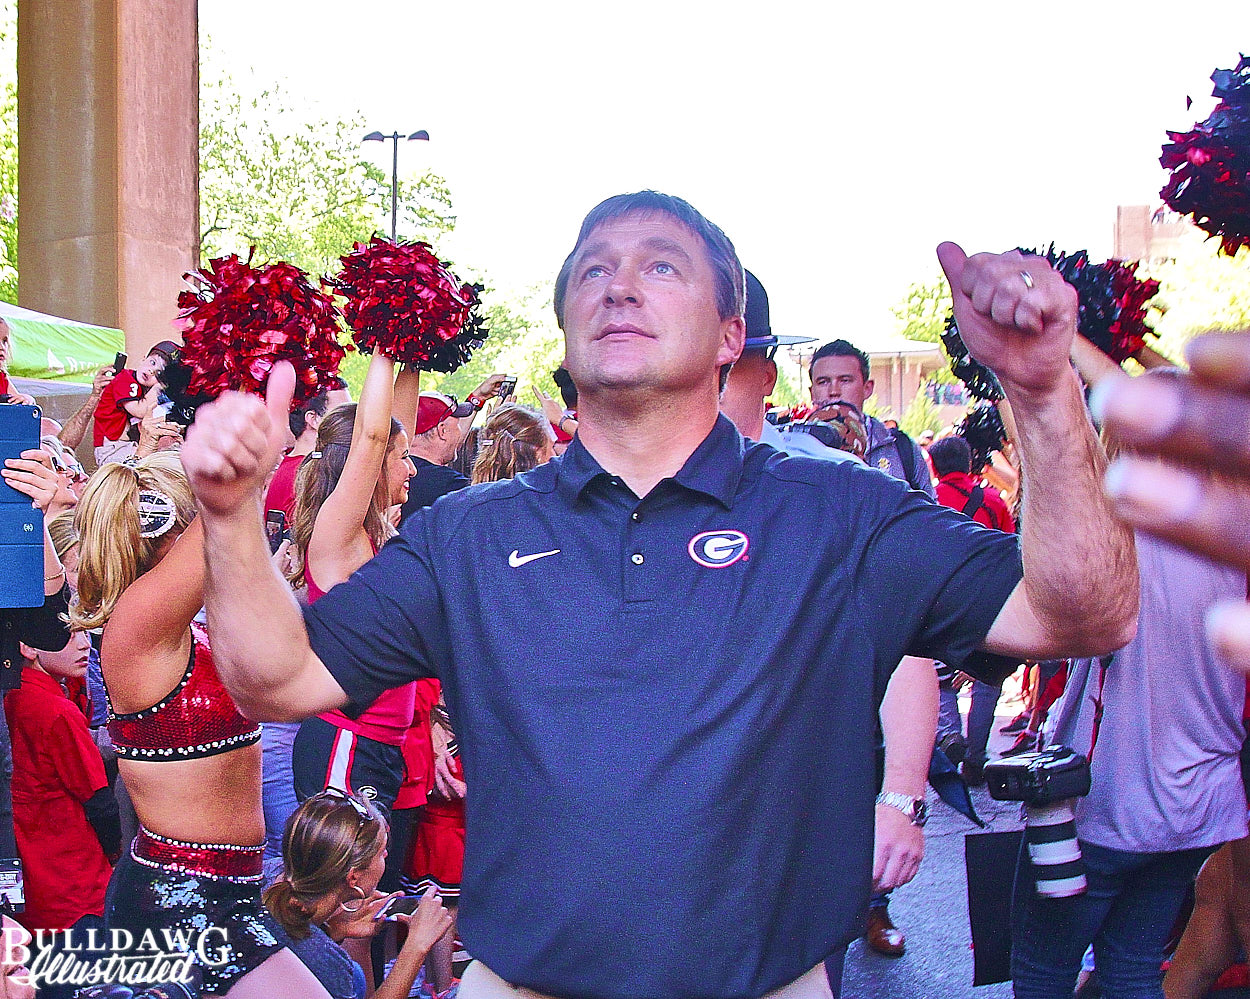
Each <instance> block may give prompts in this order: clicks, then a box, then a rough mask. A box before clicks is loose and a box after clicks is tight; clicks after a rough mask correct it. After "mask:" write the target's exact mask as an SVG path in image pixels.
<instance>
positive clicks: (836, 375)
mask: <svg viewBox="0 0 1250 999" xmlns="http://www.w3.org/2000/svg"><path fill="white" fill-rule="evenodd" d="M870 395H872V379H871V378H870V379H868V380H867V381H864V373H863V371H861V370H860V367H859V358H858V357H836V356H835V357H822V358H820V359H819V360H817V361H816V362H815V363H814V364H812V402H814V403H816V404H817V405H820V404H821V403H823V402H832V401H833V400H835V399H845V400H846V401H847V402H849V403H853V404H854V405H855V407H856V408H857V409H859V410H860V411H861V412H862V411H863V409H864V400H865V399H867V398H868V397H869V396H870Z"/></svg>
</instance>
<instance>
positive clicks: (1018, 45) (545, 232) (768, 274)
mask: <svg viewBox="0 0 1250 999" xmlns="http://www.w3.org/2000/svg"><path fill="white" fill-rule="evenodd" d="M199 7H200V22H201V33H202V36H206V37H209V38H211V40H212V46H213V49H214V53H215V59H216V60H218V61H219V62H220V63H221V64H222V65H223V66H224V67H226V68H227V69H228V70H229V71H230V72H231V73H232V74H233V75H234V76H235V77H236V78H240V79H243V78H247V77H249V76H251V77H253V78H254V79H255V81H256V82H257V83H261V84H267V83H270V82H275V81H282V82H284V83H286V84H287V85H288V86H289V87H290V88H291V89H292V90H293V91H294V93H295V94H297V95H299V97H301V98H305V99H307V101H308V103H309V105H310V106H312V107H314V108H316V109H318V110H319V111H320V112H322V113H324V114H325V115H326V116H334V117H336V118H337V117H350V116H352V115H355V114H356V113H358V112H359V113H364V114H365V115H366V117H367V124H368V127H369V128H370V129H373V128H376V129H381V130H382V131H386V132H390V131H394V130H398V131H400V132H409V131H415V130H417V129H420V128H425V129H428V130H429V132H430V134H431V137H432V141H431V142H430V143H428V144H426V143H410V144H407V145H405V146H404V147H402V148H401V149H400V158H401V171H402V170H403V169H404V167H405V166H408V167H409V168H410V169H412V170H416V169H417V168H419V167H424V166H429V167H430V168H432V169H434V170H436V171H438V172H439V173H441V174H443V175H444V176H446V177H447V179H448V182H449V184H450V186H451V192H452V197H453V201H454V207H455V210H456V213H457V215H458V217H459V221H458V225H457V230H456V233H455V235H454V237H452V238H451V239H450V240H449V242H448V244H447V245H446V246H445V247H444V249H445V251H446V252H447V253H449V254H450V255H453V256H454V257H455V258H456V259H457V260H459V261H463V262H464V263H466V264H472V265H473V266H475V267H477V268H479V269H480V270H482V271H483V272H484V273H486V274H488V275H489V276H490V278H491V280H492V282H493V283H494V284H495V285H496V286H497V287H499V288H500V289H504V290H507V289H512V288H522V287H524V286H526V285H529V284H533V283H535V282H538V281H542V280H546V279H550V278H552V277H554V274H555V271H556V270H557V268H558V266H559V264H560V262H561V260H563V257H564V254H565V253H566V252H567V251H568V249H569V248H570V246H571V244H572V240H573V238H574V236H575V235H576V232H577V227H578V224H579V223H580V221H581V218H582V216H583V215H584V214H585V213H586V212H587V211H588V210H589V209H590V208H591V207H592V206H593V205H595V204H596V203H597V202H599V201H600V200H602V199H603V198H605V197H607V196H609V195H612V194H617V193H620V192H623V191H630V190H637V189H640V188H646V187H652V188H656V189H658V190H661V191H666V192H669V193H672V194H678V195H681V196H682V197H684V198H686V199H687V200H689V201H690V202H691V203H693V204H694V205H695V207H696V208H698V209H699V210H700V211H702V212H703V213H704V214H705V215H707V216H708V217H709V218H710V219H712V220H713V221H714V222H716V223H718V224H719V225H720V226H721V227H722V228H724V229H725V231H726V232H727V233H728V234H729V237H730V238H731V239H732V240H733V241H734V243H735V244H736V245H737V248H738V252H739V254H740V256H741V257H742V260H743V262H744V263H745V264H746V266H747V267H749V268H751V269H752V270H753V271H754V272H755V273H756V274H757V275H758V276H759V277H760V278H761V280H762V281H763V282H764V284H765V286H766V288H767V289H768V291H769V295H770V298H771V302H772V315H773V328H774V330H776V331H778V332H786V333H800V332H801V333H805V334H810V335H813V336H817V337H819V338H821V339H830V338H832V337H834V336H846V337H848V338H849V339H852V340H858V341H860V342H861V343H863V344H865V345H871V344H872V343H873V341H874V340H878V339H880V338H881V337H883V336H887V335H889V334H890V333H891V332H892V329H893V318H892V316H891V314H890V311H889V308H890V305H891V304H892V303H893V302H895V301H896V300H897V299H898V298H899V296H900V295H901V293H902V292H903V291H904V289H905V288H906V286H907V284H908V283H909V282H911V281H914V280H925V279H928V278H930V277H932V276H933V275H935V274H936V273H937V264H936V260H935V258H934V257H933V247H934V246H935V245H936V244H937V243H938V242H939V241H941V240H942V239H954V240H956V241H958V242H960V243H962V244H963V245H964V247H965V249H968V250H969V251H970V252H972V251H975V250H983V249H992V250H1003V249H1009V248H1010V247H1012V246H1015V245H1017V244H1022V245H1036V244H1040V243H1043V242H1049V241H1050V240H1052V239H1053V240H1055V241H1056V242H1057V243H1058V244H1059V246H1060V247H1061V248H1064V249H1068V250H1076V249H1081V248H1087V249H1089V250H1090V252H1091V253H1092V254H1093V255H1095V256H1096V257H1097V258H1099V259H1101V258H1103V257H1105V256H1108V255H1110V253H1111V250H1112V231H1113V225H1114V221H1115V208H1116V205H1118V204H1142V203H1151V204H1153V203H1155V201H1156V199H1157V192H1158V190H1159V188H1160V187H1161V186H1162V182H1163V179H1164V178H1163V172H1162V171H1161V169H1160V168H1159V166H1158V156H1159V146H1160V144H1161V143H1162V142H1163V141H1164V139H1165V135H1164V130H1165V129H1167V128H1172V129H1185V128H1187V127H1188V126H1189V125H1191V124H1192V123H1193V122H1194V120H1195V119H1196V118H1200V117H1205V115H1206V114H1207V113H1208V112H1209V110H1210V108H1211V105H1212V103H1213V101H1212V99H1211V97H1210V90H1211V84H1210V80H1209V79H1208V77H1209V76H1210V73H1211V72H1212V70H1214V69H1216V68H1217V67H1224V68H1231V67H1232V66H1233V65H1234V64H1235V63H1236V61H1237V58H1238V46H1239V44H1240V45H1241V46H1243V47H1245V46H1247V45H1250V3H1246V2H1244V0H1220V2H1208V0H1198V2H1189V3H1177V2H1175V0H1170V2H1167V3H1162V2H1158V0H1149V2H1139V3H1126V2H1121V0H1115V2H1113V0H1086V2H1084V3H1079V2H1077V3H1071V2H1070V3H1066V4H1061V5H1055V4H1052V5H1039V4H1023V3H1017V2H1013V0H992V2H983V0H978V2H967V3H959V2H954V0H944V2H941V3H933V2H928V3H919V2H912V0H903V2H897V3H883V4H874V5H871V6H870V5H869V4H861V3H854V4H850V3H845V4H842V3H839V4H830V3H813V2H811V0H806V2H801V3H800V2H792V0H772V2H765V3H753V4H742V3H735V2H725V0H721V2H707V3H697V4H696V3H684V2H681V0H667V2H665V0H653V2H651V3H637V4H627V3H613V4H606V5H602V6H600V5H597V4H592V3H586V2H576V3H544V2H538V3H517V2H515V0H511V2H503V0H498V2H471V0H454V2H451V3H439V4H431V3H425V2H417V0H354V2H352V3H343V2H341V0H336V2H334V3H330V2H327V0H263V2H258V0H200V3H199ZM1186 95H1190V96H1192V97H1193V98H1194V107H1193V109H1192V110H1191V111H1187V110H1186V108H1185V98H1186ZM370 148H371V149H373V150H375V151H376V155H377V157H378V162H379V164H381V165H384V166H385V167H386V168H387V169H389V166H390V163H389V159H390V157H389V152H390V147H389V144H387V145H386V147H385V150H384V149H383V147H382V146H381V145H377V146H373V145H371V146H370Z"/></svg>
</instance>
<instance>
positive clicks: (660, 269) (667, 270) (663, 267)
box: [655, 260, 677, 274]
mask: <svg viewBox="0 0 1250 999" xmlns="http://www.w3.org/2000/svg"><path fill="white" fill-rule="evenodd" d="M655 272H656V273H657V274H676V273H677V268H676V267H674V266H673V265H672V264H666V263H665V262H664V261H663V260H661V261H660V262H659V263H658V264H656V265H655Z"/></svg>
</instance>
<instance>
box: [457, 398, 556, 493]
mask: <svg viewBox="0 0 1250 999" xmlns="http://www.w3.org/2000/svg"><path fill="white" fill-rule="evenodd" d="M555 453H556V452H555V439H554V438H553V437H552V434H551V425H550V424H549V423H548V422H547V420H546V419H545V418H544V417H543V416H541V415H540V414H538V413H535V412H534V411H533V410H532V409H526V408H525V407H524V406H517V405H515V404H513V403H508V404H506V405H503V406H500V407H499V408H498V409H496V410H495V411H494V412H493V413H491V415H490V418H489V419H488V420H487V421H486V423H485V425H484V426H483V427H482V429H481V431H479V433H478V439H477V458H476V459H475V460H474V462H473V475H472V480H473V484H474V485H477V484H478V483H479V482H498V481H499V480H500V479H511V478H515V477H516V476H518V475H520V474H521V473H522V472H528V471H529V470H530V469H531V468H537V467H538V466H539V465H541V464H543V463H544V462H547V461H550V460H551V459H552V458H553V457H555Z"/></svg>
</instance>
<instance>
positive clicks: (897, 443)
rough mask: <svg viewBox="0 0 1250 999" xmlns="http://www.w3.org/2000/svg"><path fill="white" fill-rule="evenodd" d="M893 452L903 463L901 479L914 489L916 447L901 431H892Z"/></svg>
mask: <svg viewBox="0 0 1250 999" xmlns="http://www.w3.org/2000/svg"><path fill="white" fill-rule="evenodd" d="M894 450H895V451H897V452H898V460H899V461H901V462H902V463H903V477H904V478H905V479H906V480H907V484H908V485H909V486H911V487H913V488H916V446H915V445H914V444H913V443H912V442H911V438H910V437H908V436H907V435H906V434H905V433H903V431H901V430H895V431H894Z"/></svg>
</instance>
